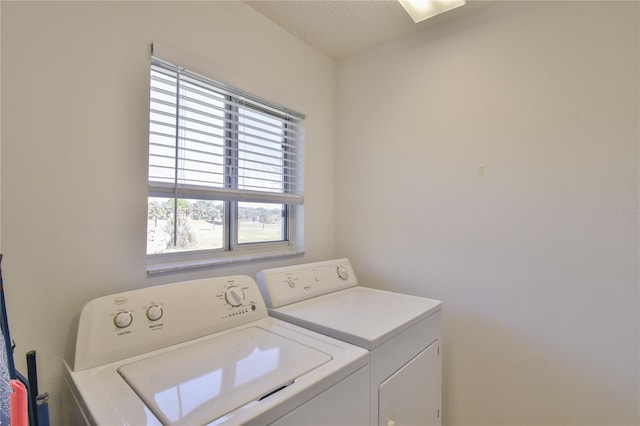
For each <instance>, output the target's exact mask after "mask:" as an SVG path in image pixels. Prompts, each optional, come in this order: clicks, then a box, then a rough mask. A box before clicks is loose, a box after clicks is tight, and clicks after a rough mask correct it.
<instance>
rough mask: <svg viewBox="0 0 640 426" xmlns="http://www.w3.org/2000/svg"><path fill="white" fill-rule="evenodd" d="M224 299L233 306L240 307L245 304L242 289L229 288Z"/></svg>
mask: <svg viewBox="0 0 640 426" xmlns="http://www.w3.org/2000/svg"><path fill="white" fill-rule="evenodd" d="M224 297H225V299H227V303H228V304H230V305H231V306H234V307H236V306H240V305H242V302H244V291H242V289H241V288H240V287H235V286H234V287H229V288H228V289H227V292H226V293H225V295H224Z"/></svg>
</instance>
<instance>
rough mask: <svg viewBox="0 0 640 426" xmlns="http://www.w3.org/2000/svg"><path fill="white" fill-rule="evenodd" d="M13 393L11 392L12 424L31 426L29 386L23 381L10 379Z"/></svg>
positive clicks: (15, 425)
mask: <svg viewBox="0 0 640 426" xmlns="http://www.w3.org/2000/svg"><path fill="white" fill-rule="evenodd" d="M9 384H10V385H11V389H13V393H12V394H11V401H10V404H11V409H10V410H11V426H29V415H28V407H27V388H25V387H24V385H23V384H22V382H21V381H19V380H11V381H9Z"/></svg>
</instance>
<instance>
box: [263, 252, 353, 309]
mask: <svg viewBox="0 0 640 426" xmlns="http://www.w3.org/2000/svg"><path fill="white" fill-rule="evenodd" d="M257 281H258V286H259V287H260V291H261V292H262V296H263V297H264V299H265V302H266V304H267V306H268V307H269V308H272V309H275V308H279V307H281V306H285V305H289V304H291V303H295V302H300V301H302V300H306V299H311V298H312V297H317V296H321V295H323V294H327V293H332V292H334V291H338V290H344V289H346V288H349V287H355V286H357V285H358V280H357V279H356V274H355V273H354V272H353V268H352V267H351V262H349V259H336V260H329V261H326V262H316V263H306V264H304V265H294V266H286V267H284V268H273V269H265V270H263V271H260V272H258V275H257Z"/></svg>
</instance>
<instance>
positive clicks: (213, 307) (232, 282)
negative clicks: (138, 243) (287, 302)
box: [66, 275, 267, 370]
mask: <svg viewBox="0 0 640 426" xmlns="http://www.w3.org/2000/svg"><path fill="white" fill-rule="evenodd" d="M266 316H267V309H266V306H265V303H264V301H263V299H262V296H261V294H260V290H259V289H258V286H257V284H256V282H255V281H254V280H253V278H251V277H249V276H246V275H237V276H231V277H222V278H207V279H201V280H195V281H186V282H180V283H174V284H166V285H161V286H156V287H149V288H144V289H140V290H134V291H129V292H126V293H119V294H115V295H111V296H104V297H100V298H97V299H94V300H92V301H90V302H89V303H87V304H86V305H85V306H84V308H83V309H82V312H81V313H80V315H79V317H78V318H77V319H76V322H77V325H75V330H76V331H77V333H76V335H75V336H72V338H73V337H75V341H73V342H71V341H70V345H71V346H73V345H75V347H72V348H71V349H69V348H68V349H67V355H66V359H67V361H68V362H70V361H71V363H70V366H71V367H72V368H73V369H74V370H81V369H85V368H90V367H93V366H97V365H103V364H106V363H108V362H113V361H117V360H120V359H124V358H127V357H130V356H133V355H138V354H142V353H147V352H150V351H152V350H155V349H159V348H163V347H166V346H170V345H173V344H177V343H181V342H185V341H187V340H191V339H195V338H198V337H202V336H205V335H208V334H212V333H216V332H219V331H222V330H226V329H229V328H233V327H237V326H239V325H243V324H246V323H249V322H251V321H256V320H259V319H261V318H265V317H266ZM73 329H74V327H72V330H73Z"/></svg>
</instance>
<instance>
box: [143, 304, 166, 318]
mask: <svg viewBox="0 0 640 426" xmlns="http://www.w3.org/2000/svg"><path fill="white" fill-rule="evenodd" d="M162 314H164V311H163V310H162V307H161V306H158V305H151V306H149V307H148V308H147V318H148V319H149V321H158V320H159V319H160V318H162Z"/></svg>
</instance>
